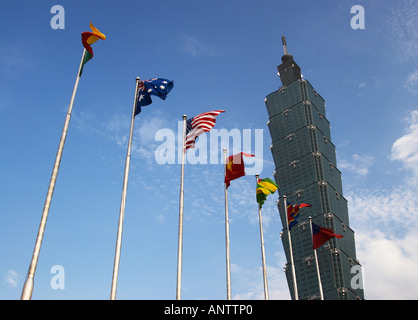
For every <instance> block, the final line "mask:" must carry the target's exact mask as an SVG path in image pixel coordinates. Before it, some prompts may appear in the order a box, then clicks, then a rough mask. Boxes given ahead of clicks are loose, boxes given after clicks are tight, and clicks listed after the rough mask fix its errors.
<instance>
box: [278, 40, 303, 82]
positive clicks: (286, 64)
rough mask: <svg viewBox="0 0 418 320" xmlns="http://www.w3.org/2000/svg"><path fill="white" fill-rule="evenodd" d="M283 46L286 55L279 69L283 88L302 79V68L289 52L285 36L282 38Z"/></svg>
mask: <svg viewBox="0 0 418 320" xmlns="http://www.w3.org/2000/svg"><path fill="white" fill-rule="evenodd" d="M282 44H283V51H284V55H283V56H282V64H281V65H279V66H278V67H277V69H278V70H279V76H280V79H281V80H282V84H283V86H287V85H289V84H291V83H292V82H293V81H295V80H298V79H301V76H302V75H301V73H300V68H299V66H298V65H297V64H296V62H295V61H294V60H293V56H292V55H291V54H289V52H288V51H287V43H286V38H285V36H282Z"/></svg>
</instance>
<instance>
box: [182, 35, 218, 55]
mask: <svg viewBox="0 0 418 320" xmlns="http://www.w3.org/2000/svg"><path fill="white" fill-rule="evenodd" d="M183 50H184V51H185V52H186V53H188V54H189V55H191V56H192V57H198V56H215V55H216V52H215V50H214V49H213V48H211V47H210V46H208V45H207V44H204V43H203V42H202V41H201V40H199V39H197V38H194V37H187V38H186V39H185V40H184V44H183Z"/></svg>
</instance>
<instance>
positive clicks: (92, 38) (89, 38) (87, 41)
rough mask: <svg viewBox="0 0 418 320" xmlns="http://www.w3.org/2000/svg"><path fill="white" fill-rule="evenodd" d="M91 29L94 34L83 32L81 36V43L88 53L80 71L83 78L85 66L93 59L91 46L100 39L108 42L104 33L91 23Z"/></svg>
mask: <svg viewBox="0 0 418 320" xmlns="http://www.w3.org/2000/svg"><path fill="white" fill-rule="evenodd" d="M90 28H91V30H92V31H93V32H83V33H82V34H81V43H82V44H83V46H84V48H86V50H87V52H86V54H85V55H84V60H83V64H82V66H81V70H80V76H81V73H82V72H83V68H84V65H85V64H86V63H87V61H89V60H91V58H93V49H92V47H91V46H90V45H91V44H93V43H95V42H96V41H97V40H99V39H102V40H106V36H105V35H104V34H103V33H101V32H100V31H99V30H97V29H96V28H95V27H94V26H93V24H92V23H91V22H90Z"/></svg>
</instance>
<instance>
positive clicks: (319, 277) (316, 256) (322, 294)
mask: <svg viewBox="0 0 418 320" xmlns="http://www.w3.org/2000/svg"><path fill="white" fill-rule="evenodd" d="M309 225H310V228H311V238H312V239H313V232H312V217H309ZM314 255H315V263H316V273H317V275H318V285H319V294H320V296H321V300H324V292H323V290H322V282H321V274H320V272H319V263H318V255H317V254H316V249H314Z"/></svg>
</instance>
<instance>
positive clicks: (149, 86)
mask: <svg viewBox="0 0 418 320" xmlns="http://www.w3.org/2000/svg"><path fill="white" fill-rule="evenodd" d="M173 86H174V82H173V81H171V80H167V79H163V78H154V79H151V80H145V81H141V82H140V83H139V85H138V98H137V99H138V101H137V103H136V109H135V115H137V114H139V113H140V112H141V107H143V106H147V105H149V104H151V103H152V100H151V95H154V96H157V97H159V98H161V99H163V100H165V98H166V97H167V94H168V93H169V92H170V91H171V89H173Z"/></svg>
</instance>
